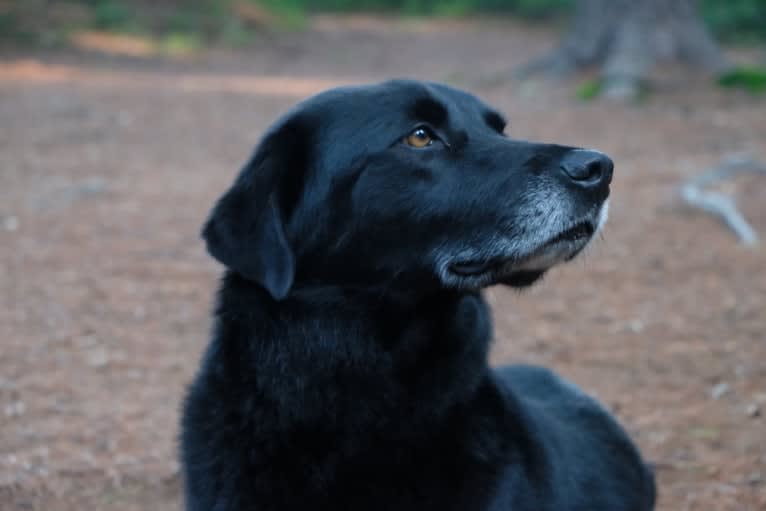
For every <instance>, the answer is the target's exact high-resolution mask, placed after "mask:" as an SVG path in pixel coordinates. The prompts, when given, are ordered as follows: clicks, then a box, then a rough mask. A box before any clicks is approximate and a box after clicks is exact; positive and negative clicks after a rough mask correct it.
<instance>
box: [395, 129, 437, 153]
mask: <svg viewBox="0 0 766 511" xmlns="http://www.w3.org/2000/svg"><path fill="white" fill-rule="evenodd" d="M403 142H404V143H405V144H407V145H409V146H412V147H416V148H418V149H420V148H421V147H427V146H430V145H431V144H433V143H434V138H433V136H431V133H430V132H429V131H428V130H427V129H426V128H415V130H414V131H413V132H412V133H410V134H409V135H407V136H406V137H405V138H404V140H403Z"/></svg>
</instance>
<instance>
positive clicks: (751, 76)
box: [718, 66, 766, 94]
mask: <svg viewBox="0 0 766 511" xmlns="http://www.w3.org/2000/svg"><path fill="white" fill-rule="evenodd" d="M718 84H719V85H720V86H721V87H727V88H737V89H744V90H746V91H748V92H751V93H753V94H762V93H764V92H766V67H746V66H742V67H737V68H735V69H733V70H731V71H729V72H727V73H724V74H722V75H721V76H719V77H718Z"/></svg>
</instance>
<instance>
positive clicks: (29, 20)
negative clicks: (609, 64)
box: [0, 0, 766, 45]
mask: <svg viewBox="0 0 766 511" xmlns="http://www.w3.org/2000/svg"><path fill="white" fill-rule="evenodd" d="M576 1H577V0H57V1H56V2H50V1H49V0H23V1H22V0H18V1H15V2H14V1H11V2H2V0H0V40H3V39H5V40H9V39H10V40H16V41H20V42H30V41H33V42H37V43H39V42H45V41H49V42H51V41H53V44H55V41H61V40H63V39H65V36H66V33H67V32H68V31H70V30H72V29H76V28H96V29H99V30H110V31H120V32H132V33H141V34H151V35H153V36H155V37H158V38H163V37H167V36H168V34H185V37H189V38H196V39H197V40H198V41H200V43H210V42H214V43H221V44H227V45H239V44H244V43H247V42H248V41H250V39H251V37H252V35H253V33H254V31H255V30H257V28H258V26H257V25H258V24H257V23H256V26H254V25H253V23H251V22H248V21H247V20H243V19H241V17H240V16H239V15H238V12H237V9H236V5H237V3H242V2H250V3H252V4H254V5H256V6H260V7H263V8H265V9H267V10H268V11H269V12H270V13H271V15H272V17H271V18H270V19H269V22H270V23H272V24H275V25H276V26H277V28H301V27H303V26H304V25H305V21H306V19H307V14H308V13H312V12H341V11H342V12H351V11H357V12H358V11H367V12H379V13H392V14H400V15H417V16H424V15H436V16H449V17H458V16H465V15H470V14H477V13H503V14H509V15H514V16H522V17H525V18H528V19H545V18H550V17H554V16H558V15H561V14H562V13H566V12H569V11H571V9H572V8H573V6H574V5H575V3H576ZM636 1H639V0H636ZM66 5H69V6H78V7H80V8H82V9H84V10H85V11H86V12H87V14H88V19H87V21H86V22H82V21H81V22H80V26H76V27H75V26H71V24H70V22H69V20H63V21H62V20H59V19H57V18H56V17H55V15H51V13H52V12H54V11H56V9H55V8H56V7H58V8H61V7H62V6H66ZM700 7H701V12H702V15H703V17H704V18H705V20H706V21H707V23H708V24H709V26H710V27H711V29H712V30H713V32H714V33H715V34H716V35H717V36H718V37H720V38H722V39H724V40H727V41H735V42H741V41H744V42H753V41H766V0H701V2H700ZM59 10H60V9H59ZM174 44H176V43H174Z"/></svg>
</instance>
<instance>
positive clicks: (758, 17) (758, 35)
mask: <svg viewBox="0 0 766 511" xmlns="http://www.w3.org/2000/svg"><path fill="white" fill-rule="evenodd" d="M701 8H702V15H703V16H704V18H705V21H707V23H708V25H709V26H710V28H711V30H712V31H713V33H715V34H716V35H717V36H718V37H720V38H722V39H724V40H727V41H735V42H743V41H744V42H752V41H756V40H760V41H764V40H766V0H702V2H701Z"/></svg>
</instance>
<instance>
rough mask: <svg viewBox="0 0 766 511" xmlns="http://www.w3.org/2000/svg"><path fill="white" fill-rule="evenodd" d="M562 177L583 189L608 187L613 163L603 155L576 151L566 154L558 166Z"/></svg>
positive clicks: (597, 152) (590, 151)
mask: <svg viewBox="0 0 766 511" xmlns="http://www.w3.org/2000/svg"><path fill="white" fill-rule="evenodd" d="M559 168H560V169H561V171H562V173H563V174H564V176H565V177H566V178H567V179H569V180H570V181H571V182H572V183H574V184H576V185H578V186H582V187H585V188H596V187H605V186H609V183H611V182H612V172H613V171H614V163H613V162H612V160H611V158H609V157H608V156H607V155H605V154H604V153H601V152H599V151H593V150H590V149H577V150H574V151H570V152H569V153H567V154H566V155H565V156H564V157H563V158H562V159H561V163H560V164H559Z"/></svg>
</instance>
